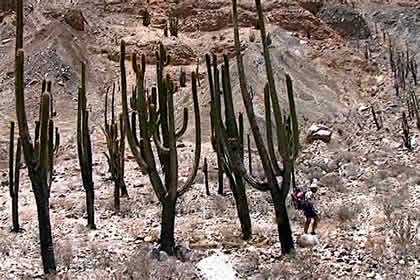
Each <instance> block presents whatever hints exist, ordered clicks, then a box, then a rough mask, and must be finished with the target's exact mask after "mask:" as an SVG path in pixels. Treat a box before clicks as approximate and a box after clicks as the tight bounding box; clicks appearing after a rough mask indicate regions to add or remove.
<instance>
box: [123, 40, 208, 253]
mask: <svg viewBox="0 0 420 280" xmlns="http://www.w3.org/2000/svg"><path fill="white" fill-rule="evenodd" d="M125 52H126V46H125V42H124V41H122V42H121V50H120V68H121V95H122V107H123V120H124V126H125V128H126V135H127V139H128V143H129V146H130V149H131V151H132V153H133V156H134V158H135V160H136V162H137V163H138V165H139V167H140V168H141V170H142V172H143V173H146V174H147V175H148V176H149V178H150V181H151V184H152V187H153V190H154V191H155V193H156V195H157V197H158V199H159V201H160V203H161V204H162V228H161V236H160V250H163V251H166V252H167V253H168V254H169V255H176V254H177V250H176V246H175V239H174V229H175V205H176V201H177V198H179V197H180V196H182V195H183V194H184V193H185V192H187V191H188V189H189V188H190V187H191V186H192V184H193V182H194V179H195V176H196V174H197V170H198V165H199V160H200V153H201V134H200V112H199V105H198V95H197V82H196V76H195V73H192V77H191V81H192V99H193V103H194V115H195V154H194V162H193V167H192V169H191V173H190V175H189V177H188V178H187V180H186V182H185V183H184V184H183V185H182V186H181V187H179V182H178V149H177V145H176V141H177V140H178V139H179V138H180V137H182V135H183V133H184V132H185V131H186V128H187V123H188V118H187V116H188V111H187V109H185V110H184V122H183V126H182V127H181V128H180V129H179V130H176V127H175V109H174V95H175V92H176V87H175V84H174V82H173V81H172V80H171V78H170V77H169V75H165V73H164V68H165V66H167V65H168V64H169V62H170V57H169V56H168V55H167V53H166V49H165V48H164V46H163V44H161V43H160V44H159V51H157V52H156V84H157V88H156V87H153V88H152V90H151V95H150V96H148V95H147V90H146V89H145V81H144V79H145V72H146V62H145V56H144V55H142V57H141V64H140V65H139V64H137V57H136V55H135V54H133V58H132V68H133V71H134V73H135V74H136V85H135V89H134V91H135V95H134V96H133V97H132V98H131V102H130V103H132V105H135V106H132V109H133V113H134V114H135V115H137V117H138V121H139V126H138V128H139V129H138V130H139V131H137V126H136V125H135V124H134V123H133V121H132V120H134V119H136V118H135V117H131V118H130V116H129V108H128V102H127V79H126V67H125ZM136 138H137V141H136ZM152 143H153V144H154V145H155V147H156V153H157V155H156V154H155V152H154V150H153V149H152ZM157 159H158V160H159V162H160V166H161V168H162V171H163V178H161V177H160V176H159V172H158V163H157Z"/></svg>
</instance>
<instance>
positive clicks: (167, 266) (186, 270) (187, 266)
mask: <svg viewBox="0 0 420 280" xmlns="http://www.w3.org/2000/svg"><path fill="white" fill-rule="evenodd" d="M151 251H152V248H151V246H148V245H146V244H143V245H142V246H140V247H139V248H138V249H137V251H136V252H135V253H134V254H133V255H132V256H131V257H130V259H129V260H128V262H127V263H126V264H125V268H124V269H123V275H124V276H126V277H128V278H123V279H142V280H155V279H156V280H157V279H159V280H160V279H194V278H195V277H196V275H195V269H194V266H193V265H192V264H191V263H187V262H186V263H182V262H180V261H178V260H176V258H174V257H169V258H167V259H165V260H162V261H159V260H156V259H153V258H152V254H151Z"/></svg>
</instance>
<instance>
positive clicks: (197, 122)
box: [178, 72, 201, 196]
mask: <svg viewBox="0 0 420 280" xmlns="http://www.w3.org/2000/svg"><path fill="white" fill-rule="evenodd" d="M191 83H192V96H193V103H194V117H195V153H194V164H193V168H192V170H191V174H190V175H189V176H188V179H187V181H186V182H185V184H184V185H183V187H182V188H181V189H180V190H179V191H178V196H181V195H183V194H184V193H186V192H187V191H188V189H189V188H190V187H191V186H192V184H193V182H194V180H195V177H196V176H197V171H198V166H199V164H200V156H201V126H200V107H199V104H198V94H197V78H196V74H195V73H194V72H192V73H191ZM184 112H185V111H184Z"/></svg>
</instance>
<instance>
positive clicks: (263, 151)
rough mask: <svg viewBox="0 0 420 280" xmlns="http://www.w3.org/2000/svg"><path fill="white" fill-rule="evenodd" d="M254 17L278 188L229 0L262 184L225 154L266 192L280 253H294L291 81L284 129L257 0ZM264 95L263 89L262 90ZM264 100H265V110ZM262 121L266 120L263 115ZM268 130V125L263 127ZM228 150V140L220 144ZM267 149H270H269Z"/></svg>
mask: <svg viewBox="0 0 420 280" xmlns="http://www.w3.org/2000/svg"><path fill="white" fill-rule="evenodd" d="M255 4H256V8H257V14H258V26H259V29H260V33H261V41H262V42H263V55H264V60H265V67H266V74H267V81H268V87H267V88H268V94H267V93H266V96H267V95H268V96H269V97H270V101H271V103H272V105H271V108H272V109H273V112H274V121H275V124H276V126H275V127H276V135H277V146H278V153H279V154H280V156H281V157H282V161H283V167H282V169H281V170H280V171H281V172H280V175H281V176H282V177H283V180H282V182H281V184H280V183H279V182H278V180H277V177H276V175H277V174H276V169H277V168H276V167H274V166H275V164H276V162H277V158H276V155H275V154H274V155H273V153H272V152H269V151H267V148H266V147H265V145H264V142H263V138H262V135H261V132H260V129H259V127H258V125H257V121H256V118H255V113H254V108H253V104H252V98H251V94H250V93H249V91H248V86H247V82H246V79H245V70H244V65H243V61H242V59H243V58H242V55H241V46H240V39H239V27H238V13H237V1H236V0H232V11H233V27H234V40H235V51H236V60H237V67H238V72H239V82H240V89H241V94H242V99H243V101H244V104H245V109H246V113H247V116H248V121H249V124H250V127H251V130H252V134H253V136H254V140H255V144H256V147H257V150H258V154H259V155H260V159H261V163H262V165H263V168H264V173H265V180H264V181H263V182H261V181H259V180H257V179H256V178H254V177H252V176H250V174H248V173H247V172H246V169H245V168H244V166H243V164H242V162H241V160H240V159H239V158H238V157H235V153H233V152H232V153H231V152H230V151H229V149H228V151H229V156H230V157H231V160H233V161H234V164H233V166H234V167H235V168H236V169H237V171H238V172H240V174H241V175H242V176H243V177H244V179H245V180H246V181H247V182H248V183H249V184H250V185H251V186H253V187H254V188H256V189H258V190H261V191H269V192H270V194H271V196H272V198H273V203H274V210H275V215H276V222H277V228H278V232H279V239H280V243H281V246H282V253H285V254H287V253H290V252H292V251H294V243H293V238H292V230H291V227H290V222H289V218H288V215H287V208H286V197H287V194H288V192H289V190H290V185H291V173H292V170H293V167H294V163H295V159H296V157H297V155H298V151H299V130H298V123H297V116H296V109H295V103H294V97H293V87H292V80H291V78H290V76H289V75H287V74H286V85H287V96H288V99H289V111H290V128H289V129H288V126H287V122H286V121H285V120H284V119H283V116H282V112H281V109H280V104H279V101H278V97H277V90H276V87H275V82H274V75H273V70H272V66H271V60H270V53H269V48H268V46H269V42H268V37H267V34H266V31H265V25H264V15H263V9H262V5H261V0H255ZM266 91H267V89H266ZM267 101H268V98H266V102H265V103H266V106H267V105H268V104H267V103H268V102H267ZM271 108H266V111H271ZM266 117H268V116H267V115H266ZM267 126H268V124H267ZM223 142H224V143H225V144H224V145H226V146H227V147H228V145H227V144H228V140H227V139H224V141H223ZM270 149H271V148H270Z"/></svg>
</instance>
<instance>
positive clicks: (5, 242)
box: [0, 231, 12, 257]
mask: <svg viewBox="0 0 420 280" xmlns="http://www.w3.org/2000/svg"><path fill="white" fill-rule="evenodd" d="M11 245H12V244H11V242H10V239H9V238H8V236H7V233H6V232H4V231H2V232H0V256H4V257H6V256H9V255H10V251H11Z"/></svg>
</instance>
